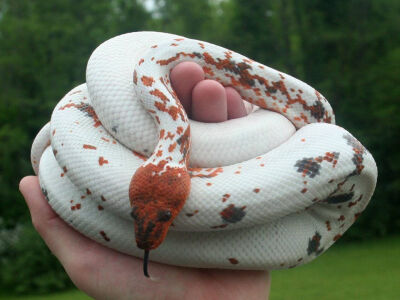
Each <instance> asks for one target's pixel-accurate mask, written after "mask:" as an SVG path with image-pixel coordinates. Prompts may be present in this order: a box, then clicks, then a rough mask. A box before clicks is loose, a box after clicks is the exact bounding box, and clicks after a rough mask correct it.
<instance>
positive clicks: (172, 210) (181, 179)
mask: <svg viewBox="0 0 400 300" xmlns="http://www.w3.org/2000/svg"><path fill="white" fill-rule="evenodd" d="M189 193H190V176H189V174H188V172H187V170H186V168H183V167H172V166H169V165H167V164H166V163H165V162H164V161H161V162H160V163H159V164H158V165H154V164H151V163H150V164H147V165H145V166H142V167H140V168H139V169H138V170H137V171H136V173H135V174H134V175H133V177H132V179H131V183H130V186H129V199H130V203H131V207H132V212H131V216H132V218H133V219H134V220H135V234H136V244H137V246H138V247H139V248H141V249H144V250H152V249H155V248H157V247H158V246H159V245H160V244H161V243H162V242H163V240H164V239H165V236H166V235H167V232H168V229H169V227H170V226H171V224H172V222H173V220H174V219H175V217H176V216H177V215H178V214H179V212H180V211H181V209H182V207H183V205H184V204H185V201H186V199H187V198H188V197H189Z"/></svg>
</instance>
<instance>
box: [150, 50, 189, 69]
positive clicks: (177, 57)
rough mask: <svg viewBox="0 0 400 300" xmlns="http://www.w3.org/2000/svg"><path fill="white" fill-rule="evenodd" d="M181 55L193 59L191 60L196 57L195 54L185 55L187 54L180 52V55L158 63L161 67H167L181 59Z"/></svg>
mask: <svg viewBox="0 0 400 300" xmlns="http://www.w3.org/2000/svg"><path fill="white" fill-rule="evenodd" d="M181 55H182V56H189V57H191V58H194V57H196V55H195V54H191V53H185V52H179V53H177V54H176V55H175V56H173V57H170V58H168V59H161V60H157V63H158V64H159V65H160V66H166V65H168V64H170V63H171V62H174V61H176V60H177V59H179V57H180V56H181Z"/></svg>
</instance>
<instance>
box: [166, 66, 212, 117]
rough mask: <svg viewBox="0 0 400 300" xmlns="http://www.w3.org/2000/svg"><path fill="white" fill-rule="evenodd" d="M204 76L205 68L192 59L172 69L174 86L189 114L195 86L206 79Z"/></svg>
mask: <svg viewBox="0 0 400 300" xmlns="http://www.w3.org/2000/svg"><path fill="white" fill-rule="evenodd" d="M204 76H205V75H204V71H203V68H202V67H201V66H200V65H198V64H196V63H195V62H190V61H185V62H181V63H179V64H177V65H176V66H175V67H174V68H173V69H172V70H171V73H170V79H171V84H172V87H173V89H174V90H175V92H176V94H177V96H178V98H179V101H180V102H181V104H182V106H183V108H184V109H185V111H186V113H187V114H190V112H191V102H192V90H193V87H194V86H195V85H196V84H197V83H198V82H200V81H202V80H204Z"/></svg>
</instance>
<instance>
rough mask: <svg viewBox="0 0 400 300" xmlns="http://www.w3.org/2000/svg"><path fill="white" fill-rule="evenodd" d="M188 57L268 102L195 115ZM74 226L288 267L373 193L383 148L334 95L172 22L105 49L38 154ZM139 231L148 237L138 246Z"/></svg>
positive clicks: (126, 240)
mask: <svg viewBox="0 0 400 300" xmlns="http://www.w3.org/2000/svg"><path fill="white" fill-rule="evenodd" d="M182 61H193V62H196V63H197V64H199V65H200V66H201V67H202V68H203V70H204V72H205V74H206V78H208V79H214V80H217V81H218V82H220V83H221V84H222V85H224V86H231V87H234V88H235V89H236V90H237V91H238V92H239V93H240V95H241V97H242V98H243V99H244V100H246V101H248V102H250V103H252V104H254V105H256V106H258V107H260V108H261V109H258V110H255V111H253V112H252V113H250V114H249V115H248V116H246V117H244V118H239V119H233V120H229V121H226V122H222V123H201V122H196V121H193V120H189V119H188V118H187V116H186V114H185V111H184V110H183V107H182V105H181V104H180V102H179V100H178V98H177V96H176V94H175V92H174V90H173V89H172V87H171V83H170V79H169V72H170V70H171V69H172V68H173V67H174V66H176V65H177V64H178V63H180V62H182ZM31 160H32V165H33V168H34V170H35V172H36V173H37V174H39V179H40V184H41V187H42V191H43V193H44V195H45V196H46V198H47V200H48V201H49V203H50V205H51V206H52V208H53V209H54V210H55V211H56V212H57V213H58V214H59V216H60V217H61V218H63V219H64V220H65V221H66V222H67V223H68V224H70V225H71V226H72V227H74V228H75V229H76V230H78V231H80V232H81V233H82V234H84V235H86V236H88V237H89V238H91V239H93V240H95V241H97V242H99V243H101V244H103V245H105V246H108V247H111V248H113V249H116V250H118V251H120V252H123V253H127V254H130V255H134V256H138V257H141V256H142V255H143V249H144V250H145V251H146V252H147V254H148V251H149V250H152V251H151V252H152V254H151V260H153V261H157V262H162V263H167V264H173V265H179V266H190V267H201V268H226V269H253V270H265V269H269V270H271V269H282V268H292V267H295V266H298V265H300V264H304V263H307V262H309V261H311V260H313V259H314V258H316V257H317V256H318V255H320V254H321V253H323V252H324V251H326V250H327V249H328V248H329V247H330V246H331V245H332V244H333V243H334V242H335V241H336V240H338V239H339V238H340V237H341V236H342V234H343V233H344V232H345V231H346V230H347V229H348V228H349V227H350V226H351V225H352V224H353V223H354V222H355V220H356V219H357V217H358V216H359V215H360V213H361V212H362V211H363V210H364V209H365V207H366V205H367V204H368V202H369V200H370V198H371V196H372V194H373V191H374V189H375V185H376V180H377V168H376V164H375V161H374V159H373V157H372V155H371V154H370V153H369V152H368V151H367V149H366V148H365V147H364V146H363V145H362V144H361V143H360V142H359V141H358V140H357V139H356V138H354V137H353V136H352V135H351V134H350V133H349V132H348V131H346V130H345V129H343V128H341V127H339V126H336V125H335V118H334V114H333V111H332V108H331V106H330V105H329V103H328V101H327V100H326V99H325V98H324V97H323V96H322V95H321V94H320V93H319V92H317V91H316V90H315V89H314V88H312V87H310V86H309V85H307V84H305V83H304V82H302V81H300V80H298V79H296V78H294V77H291V76H289V75H287V74H284V73H282V72H279V71H277V70H274V69H272V68H269V67H267V66H264V65H262V64H260V63H257V62H255V61H253V60H251V59H249V58H247V57H244V56H242V55H240V54H237V53H235V52H233V51H230V50H227V49H225V48H222V47H219V46H216V45H213V44H210V43H207V42H203V41H198V40H193V39H188V38H184V37H181V36H176V35H172V34H167V33H160V32H134V33H129V34H124V35H120V36H117V37H115V38H112V39H110V40H108V41H106V42H104V43H103V44H101V45H100V46H99V47H98V48H97V49H96V50H95V51H94V52H93V54H92V55H91V57H90V59H89V62H88V65H87V71H86V83H85V84H82V85H79V86H77V87H75V88H74V89H72V90H71V91H70V92H68V93H67V94H66V95H65V96H64V97H63V98H62V99H61V101H60V102H59V103H58V104H57V106H56V107H55V109H54V111H53V114H52V116H51V121H50V122H49V123H48V124H47V125H45V126H44V127H43V128H42V130H41V131H40V132H39V134H38V135H37V137H36V139H35V141H34V143H33V146H32V153H31ZM135 239H136V243H135Z"/></svg>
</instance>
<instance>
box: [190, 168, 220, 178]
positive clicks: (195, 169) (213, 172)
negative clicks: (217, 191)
mask: <svg viewBox="0 0 400 300" xmlns="http://www.w3.org/2000/svg"><path fill="white" fill-rule="evenodd" d="M201 170H202V168H191V169H190V171H194V172H199V171H201ZM223 171H224V169H223V168H222V167H219V168H216V169H215V170H214V171H212V172H211V173H209V174H196V175H193V174H191V175H190V176H191V177H192V178H193V177H200V178H212V177H216V176H218V175H219V174H220V173H222V172H223Z"/></svg>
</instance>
